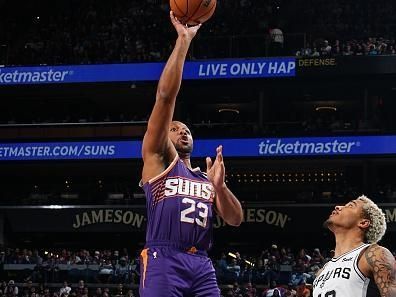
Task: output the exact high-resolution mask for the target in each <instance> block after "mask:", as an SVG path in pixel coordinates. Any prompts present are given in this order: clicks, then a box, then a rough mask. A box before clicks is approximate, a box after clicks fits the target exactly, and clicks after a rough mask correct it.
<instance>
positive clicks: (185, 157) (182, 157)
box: [179, 153, 192, 169]
mask: <svg viewBox="0 0 396 297" xmlns="http://www.w3.org/2000/svg"><path fill="white" fill-rule="evenodd" d="M179 158H180V160H182V161H183V163H184V165H186V166H187V168H188V169H192V167H191V161H190V155H183V154H180V153H179Z"/></svg>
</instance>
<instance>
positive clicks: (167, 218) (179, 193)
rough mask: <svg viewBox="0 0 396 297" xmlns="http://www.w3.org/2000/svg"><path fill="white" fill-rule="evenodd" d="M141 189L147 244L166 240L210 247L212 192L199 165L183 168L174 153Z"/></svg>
mask: <svg viewBox="0 0 396 297" xmlns="http://www.w3.org/2000/svg"><path fill="white" fill-rule="evenodd" d="M143 189H144V192H145V194H146V198H147V200H146V204H147V233H146V241H147V245H150V243H151V242H153V243H154V242H164V243H166V242H169V243H175V244H177V245H180V246H185V247H195V248H196V249H198V250H208V249H210V247H211V245H212V224H213V222H212V218H213V200H214V195H215V193H214V190H213V186H212V184H211V183H210V182H209V180H208V179H207V177H206V175H205V174H204V173H202V172H201V171H200V170H199V168H197V169H193V170H191V169H189V168H187V166H186V165H185V164H184V163H183V161H181V160H180V159H179V157H178V156H177V157H176V158H175V160H174V161H173V162H172V163H171V164H170V165H169V167H168V168H167V169H166V170H165V171H164V172H163V173H161V174H160V175H159V176H157V177H155V178H153V179H152V180H150V181H148V182H146V183H145V184H144V185H143Z"/></svg>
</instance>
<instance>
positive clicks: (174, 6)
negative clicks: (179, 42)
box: [170, 0, 217, 25]
mask: <svg viewBox="0 0 396 297" xmlns="http://www.w3.org/2000/svg"><path fill="white" fill-rule="evenodd" d="M216 3H217V0H170V7H171V10H172V11H173V13H174V15H175V17H177V19H178V20H179V21H180V22H181V23H183V24H188V25H198V24H202V23H204V22H206V21H207V20H208V19H210V17H211V16H212V15H213V13H214V11H215V9H216Z"/></svg>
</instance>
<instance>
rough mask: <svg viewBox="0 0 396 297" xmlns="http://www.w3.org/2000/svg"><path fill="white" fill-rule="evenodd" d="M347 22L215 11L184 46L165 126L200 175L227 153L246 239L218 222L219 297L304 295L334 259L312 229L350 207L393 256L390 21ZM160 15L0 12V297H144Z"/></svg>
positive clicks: (301, 13)
mask: <svg viewBox="0 0 396 297" xmlns="http://www.w3.org/2000/svg"><path fill="white" fill-rule="evenodd" d="M256 2H258V3H256ZM313 3H315V4H313ZM353 5H354V6H355V5H357V6H358V7H352V4H349V3H346V1H343V0H337V1H332V2H331V3H327V1H322V0H319V1H318V0H315V1H300V0H294V1H281V0H273V1H252V0H240V1H234V2H230V1H223V0H219V1H218V8H217V10H216V13H215V15H214V17H213V18H212V19H211V20H210V21H208V23H207V24H205V25H204V26H203V27H202V29H201V30H200V32H199V34H198V36H197V38H196V39H195V40H194V42H193V45H192V48H191V51H190V53H189V57H188V62H187V64H186V67H185V72H184V80H183V83H182V89H181V92H180V94H179V96H178V102H177V110H176V114H175V117H176V118H177V119H179V120H182V121H184V122H186V123H187V124H188V125H189V126H190V127H191V130H192V133H193V136H194V138H195V142H196V144H195V145H196V147H195V153H196V154H195V155H194V158H193V161H194V164H195V165H197V166H200V167H201V168H205V164H204V157H205V156H206V155H209V156H213V155H214V152H215V147H216V145H218V144H223V145H224V155H225V162H226V170H227V183H228V185H229V186H230V188H231V189H232V190H233V191H234V192H235V193H236V195H237V197H238V198H239V200H240V201H241V202H242V204H243V208H244V211H245V222H244V223H243V224H242V225H241V227H239V228H233V227H229V226H224V225H223V223H222V222H221V221H220V220H218V219H216V221H215V234H214V247H213V249H212V250H211V252H210V256H211V257H212V259H213V261H214V264H215V265H216V269H217V272H218V280H219V283H220V285H221V288H222V290H223V294H224V296H266V295H265V294H266V293H265V292H266V290H267V289H268V287H271V285H273V284H271V282H272V281H273V280H275V281H277V283H278V284H277V286H283V287H285V288H288V289H289V290H291V291H292V290H293V289H294V290H297V291H298V294H304V293H301V292H303V291H304V289H301V288H302V287H308V289H309V288H310V286H309V283H310V282H311V281H312V278H313V274H314V271H315V269H317V267H320V266H321V265H323V263H324V262H325V260H326V259H328V257H330V256H331V249H332V248H333V247H334V242H333V237H332V235H331V234H330V233H329V232H328V231H327V230H325V229H324V228H323V227H322V223H323V221H324V220H325V219H326V218H327V216H328V215H329V213H330V212H331V210H332V209H333V208H334V206H335V205H337V204H342V203H344V202H346V201H348V200H350V199H352V198H355V197H357V196H358V195H361V194H366V195H368V196H369V197H371V198H372V199H373V200H374V201H375V202H377V203H379V205H380V206H381V207H382V208H383V209H384V211H385V213H386V215H387V223H388V232H387V234H386V235H385V237H384V239H383V240H382V241H381V244H382V245H384V246H386V247H387V248H389V249H390V250H391V251H393V253H395V250H396V241H395V238H396V236H395V232H396V184H395V181H394V172H395V169H396V159H395V155H396V134H395V132H396V121H395V120H394V118H395V117H394V112H395V110H396V106H395V105H396V104H395V95H396V84H395V79H396V55H395V49H394V45H395V41H394V32H395V30H394V29H395V23H396V22H395V15H396V14H395V6H394V4H393V3H390V2H388V1H382V0H380V1H378V0H377V1H371V0H365V1H359V3H354V4H353ZM168 9H169V8H168V6H167V2H166V1H164V2H163V1H158V0H151V1H148V0H147V1H133V0H129V1H115V2H114V3H113V1H112V2H104V1H77V0H61V1H55V3H54V1H31V2H25V1H8V0H2V1H0V65H2V66H1V67H0V98H1V112H0V123H1V124H0V181H1V187H0V244H1V256H0V262H1V264H2V265H1V268H0V276H1V280H3V283H2V284H1V288H0V289H1V290H2V294H3V295H7V294H8V295H7V296H10V297H11V296H16V295H18V296H26V297H27V296H29V297H33V294H35V296H37V295H36V294H38V295H43V296H44V295H46V296H57V295H60V293H59V288H60V287H61V286H62V283H63V281H64V280H67V281H68V282H69V285H71V287H72V291H71V293H70V294H72V295H75V296H82V295H84V296H85V295H87V296H98V297H99V296H103V297H106V294H107V295H111V296H113V295H114V296H119V295H128V296H129V297H131V296H133V295H135V296H138V292H137V284H138V279H139V273H138V269H139V259H138V257H137V255H138V254H139V252H140V250H141V249H142V247H143V245H144V231H145V220H146V219H145V216H146V215H145V199H144V196H143V192H142V191H141V189H140V188H139V186H138V182H139V179H140V172H141V168H142V161H141V159H140V145H141V142H140V141H141V139H142V136H143V134H144V132H145V129H146V124H147V118H148V116H149V113H150V111H151V108H152V106H153V103H154V100H155V91H156V84H157V81H158V78H159V75H160V72H161V69H162V67H163V65H164V61H166V59H167V57H168V55H169V53H170V50H171V46H172V44H173V42H174V40H175V37H176V35H175V33H174V32H173V28H172V27H171V25H170V22H169V21H168V19H167V17H168V13H167V11H168ZM274 29H275V30H274ZM283 249H284V250H283ZM302 249H304V251H302ZM318 250H319V255H318ZM230 253H231V254H230ZM233 255H236V256H233ZM235 257H236V259H234V258H235ZM81 280H82V281H84V282H85V284H84V283H83V284H82V283H81ZM13 282H15V283H16V285H17V287H19V292H17V293H16V292H15V290H13V291H12V293H7V294H6V291H7V288H9V287H12V288H13V285H12V283H13ZM235 282H237V283H238V284H236V283H235ZM305 283H307V284H305ZM119 284H122V285H121V287H120V285H119ZM250 285H253V288H252V287H250ZM32 287H34V288H35V289H32ZM98 287H99V288H101V289H102V291H101V292H99V291H97V288H98ZM84 288H88V291H84ZM105 288H108V290H105ZM129 289H132V291H130V290H129ZM301 290H302V291H301ZM7 292H8V291H7ZM9 294H11V295H9ZM239 294H240V295H239ZM298 296H305V295H298Z"/></svg>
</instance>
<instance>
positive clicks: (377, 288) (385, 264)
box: [313, 196, 396, 297]
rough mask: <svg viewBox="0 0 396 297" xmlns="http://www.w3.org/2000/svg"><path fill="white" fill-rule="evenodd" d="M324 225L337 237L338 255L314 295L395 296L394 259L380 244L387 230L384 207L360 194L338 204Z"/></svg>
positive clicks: (318, 280)
mask: <svg viewBox="0 0 396 297" xmlns="http://www.w3.org/2000/svg"><path fill="white" fill-rule="evenodd" d="M325 225H326V226H327V227H328V228H329V229H330V230H331V231H332V232H333V233H334V236H335V241H336V248H335V256H334V258H333V259H331V260H330V261H329V262H327V263H326V264H325V266H324V267H323V269H322V270H321V272H320V273H319V274H318V276H317V277H316V279H315V281H314V283H313V287H314V291H313V295H314V297H372V296H376V297H395V296H396V262H395V258H394V257H393V255H392V253H391V252H389V250H387V249H386V248H384V247H382V246H380V245H378V244H377V242H378V241H379V240H380V239H381V238H382V236H383V235H384V234H385V231H386V220H385V215H384V213H383V212H382V210H381V209H380V208H378V206H377V205H376V204H375V203H374V202H373V201H371V200H370V199H368V198H367V197H365V196H360V197H359V198H357V199H355V200H352V201H350V202H349V203H347V204H346V205H344V206H336V207H335V210H334V211H333V212H332V213H331V215H330V217H329V218H328V219H327V221H326V222H325ZM372 280H374V281H372Z"/></svg>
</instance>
